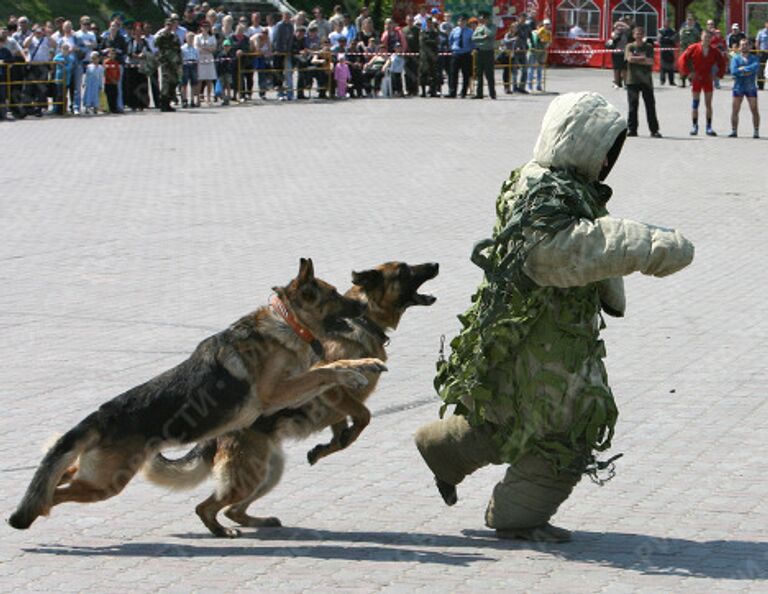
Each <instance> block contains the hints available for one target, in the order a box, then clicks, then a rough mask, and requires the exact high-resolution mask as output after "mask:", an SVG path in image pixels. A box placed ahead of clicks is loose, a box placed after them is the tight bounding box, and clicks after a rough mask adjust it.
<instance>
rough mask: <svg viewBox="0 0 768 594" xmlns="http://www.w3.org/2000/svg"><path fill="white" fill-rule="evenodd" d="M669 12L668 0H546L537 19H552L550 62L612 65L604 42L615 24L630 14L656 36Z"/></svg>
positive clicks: (597, 65)
mask: <svg viewBox="0 0 768 594" xmlns="http://www.w3.org/2000/svg"><path fill="white" fill-rule="evenodd" d="M666 12H667V0H545V3H544V5H543V6H542V7H541V9H540V15H539V19H538V20H541V19H543V18H549V19H550V20H551V21H552V32H553V40H552V45H551V47H550V50H551V51H550V57H549V62H550V63H551V64H568V65H573V66H596V67H601V66H606V67H610V56H609V54H608V53H607V52H606V51H605V44H606V42H607V41H608V40H609V39H610V38H611V30H612V29H613V23H615V22H616V21H617V20H619V19H621V18H623V17H625V16H629V17H630V18H631V19H632V21H633V22H634V23H635V24H637V25H642V26H643V27H645V31H646V35H647V36H648V37H656V33H657V31H658V30H659V29H660V28H661V27H663V26H664V25H665V24H666V16H665V15H666ZM670 24H671V25H672V26H673V27H674V28H677V27H676V25H675V24H674V23H670Z"/></svg>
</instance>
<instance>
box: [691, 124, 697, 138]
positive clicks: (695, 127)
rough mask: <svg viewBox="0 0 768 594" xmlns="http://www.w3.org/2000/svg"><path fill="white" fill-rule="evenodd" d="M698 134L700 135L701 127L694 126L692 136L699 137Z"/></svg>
mask: <svg viewBox="0 0 768 594" xmlns="http://www.w3.org/2000/svg"><path fill="white" fill-rule="evenodd" d="M698 133H699V125H698V124H694V125H693V126H691V132H690V134H691V136H696V135H698Z"/></svg>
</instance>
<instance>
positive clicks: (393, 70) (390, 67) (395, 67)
mask: <svg viewBox="0 0 768 594" xmlns="http://www.w3.org/2000/svg"><path fill="white" fill-rule="evenodd" d="M400 52H401V50H400V44H397V46H396V47H395V53H394V54H392V55H391V56H389V60H387V63H386V64H385V65H384V71H385V72H388V73H389V76H390V79H391V81H392V97H402V96H403V71H404V70H405V58H403V56H402V55H400Z"/></svg>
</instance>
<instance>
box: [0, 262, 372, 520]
mask: <svg viewBox="0 0 768 594" xmlns="http://www.w3.org/2000/svg"><path fill="white" fill-rule="evenodd" d="M273 290H274V291H275V296H274V297H273V299H272V303H271V305H270V306H264V307H262V308H260V309H257V310H256V311H254V312H252V313H250V314H248V315H247V316H245V317H243V318H241V319H240V320H238V321H237V322H235V323H234V324H233V325H232V326H230V327H229V328H227V329H226V330H224V331H223V332H219V333H218V334H214V335H213V336H211V337H209V338H206V339H205V340H204V341H203V342H201V343H200V344H199V345H198V347H197V348H196V349H195V351H194V352H193V353H192V355H190V357H189V358H188V359H186V360H185V361H183V362H182V363H180V364H179V365H177V366H176V367H174V368H172V369H170V370H168V371H166V372H165V373H162V374H160V375H158V376H157V377H155V378H153V379H151V380H149V381H148V382H146V383H144V384H142V385H140V386H137V387H135V388H132V389H131V390H128V391H127V392H125V393H123V394H121V395H120V396H117V397H116V398H114V399H112V400H110V401H108V402H106V403H105V404H103V405H102V406H101V407H100V408H99V409H98V410H96V411H95V412H93V413H91V414H90V415H88V416H87V417H86V418H85V419H83V420H82V421H81V422H80V423H78V424H77V425H76V426H75V427H74V428H72V429H70V430H69V431H68V432H67V433H66V434H65V435H64V436H62V437H61V438H60V439H59V440H58V441H57V442H56V443H55V444H54V446H53V447H52V448H51V449H50V450H49V451H48V453H47V454H46V455H45V457H44V458H43V461H42V462H41V464H40V466H39V467H38V469H37V471H36V472H35V475H34V477H33V478H32V482H31V483H30V485H29V487H28V489H27V492H26V494H25V495H24V498H23V499H22V501H21V503H20V504H19V507H18V509H17V510H16V512H15V513H14V514H13V515H12V516H11V517H10V519H9V523H10V525H11V526H13V527H14V528H19V529H24V528H28V527H29V526H30V525H31V524H32V522H34V520H35V519H36V518H37V517H38V516H40V515H47V514H48V513H49V511H50V509H51V508H52V507H53V506H54V505H58V504H60V503H65V502H67V501H76V502H83V503H85V502H91V501H100V500H103V499H108V498H109V497H112V496H114V495H117V494H118V493H119V492H120V491H122V490H123V488H124V487H125V486H126V484H128V482H129V481H130V480H131V478H133V476H134V475H135V474H136V472H137V471H138V470H139V469H140V468H141V466H142V465H143V464H144V463H145V461H146V460H147V459H149V458H152V457H153V456H154V455H155V454H156V453H157V452H158V451H159V450H160V449H161V448H163V447H169V446H171V445H174V444H175V445H178V444H185V443H193V442H197V441H201V440H206V439H211V438H214V437H216V436H218V435H222V434H224V433H227V432H230V431H233V430H236V429H240V428H243V427H248V426H250V425H251V424H252V423H253V422H254V421H255V420H256V419H257V418H258V417H259V416H262V415H271V414H274V413H276V412H277V411H279V410H282V409H283V408H285V407H300V406H302V405H303V404H305V403H306V402H308V401H309V400H311V399H312V398H314V397H316V396H318V395H320V394H322V393H323V392H324V391H326V390H328V389H330V388H334V387H337V386H344V387H347V388H350V389H359V388H361V387H362V386H364V385H366V384H367V383H368V379H367V377H370V376H371V375H373V376H375V375H377V374H378V373H380V372H381V371H384V370H385V369H386V368H385V367H384V364H383V363H382V362H381V361H378V360H376V359H373V358H368V359H362V360H357V361H349V360H344V361H334V362H333V363H327V364H321V365H317V366H315V367H313V364H315V363H317V362H318V361H319V360H320V359H321V354H322V346H321V344H320V342H319V340H318V339H323V338H325V337H326V336H327V335H328V333H329V332H332V331H338V330H340V329H344V328H346V327H347V326H346V322H345V321H344V319H345V318H354V317H357V316H359V315H360V314H362V313H363V311H364V306H363V304H361V303H360V301H358V300H355V299H351V298H348V297H342V296H341V295H340V294H339V293H337V292H336V289H335V288H334V287H332V286H331V285H329V284H328V283H326V282H323V281H321V280H320V279H317V278H315V275H314V269H313V265H312V261H311V260H305V259H302V260H301V264H300V269H299V274H298V276H297V277H296V278H295V279H293V280H292V281H291V282H290V283H289V284H288V285H287V286H285V287H275V288H274V289H273Z"/></svg>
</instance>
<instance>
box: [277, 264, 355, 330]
mask: <svg viewBox="0 0 768 594" xmlns="http://www.w3.org/2000/svg"><path fill="white" fill-rule="evenodd" d="M272 290H273V291H274V292H275V293H277V295H278V297H280V299H281V300H282V301H283V302H284V303H285V304H286V305H287V306H288V307H289V308H290V310H291V312H292V313H293V315H294V316H295V317H296V319H297V320H298V321H299V323H301V324H302V325H303V326H305V327H306V328H307V329H308V330H309V331H310V332H312V334H314V335H315V336H316V337H317V338H323V337H324V336H326V334H327V333H328V332H339V331H344V330H347V329H348V324H347V323H346V322H345V321H344V319H345V318H356V317H358V316H360V315H362V314H363V313H365V304H363V303H360V302H359V301H356V300H355V299H350V298H348V297H345V296H343V295H340V294H339V292H338V291H336V288H335V287H334V286H333V285H330V284H328V283H327V282H325V281H322V280H320V279H319V278H317V277H315V269H314V265H313V264H312V260H311V259H308V258H307V259H305V258H302V259H301V261H300V263H299V274H298V275H297V276H296V278H294V279H293V280H292V281H291V282H290V283H288V285H286V286H285V287H273V288H272Z"/></svg>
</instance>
